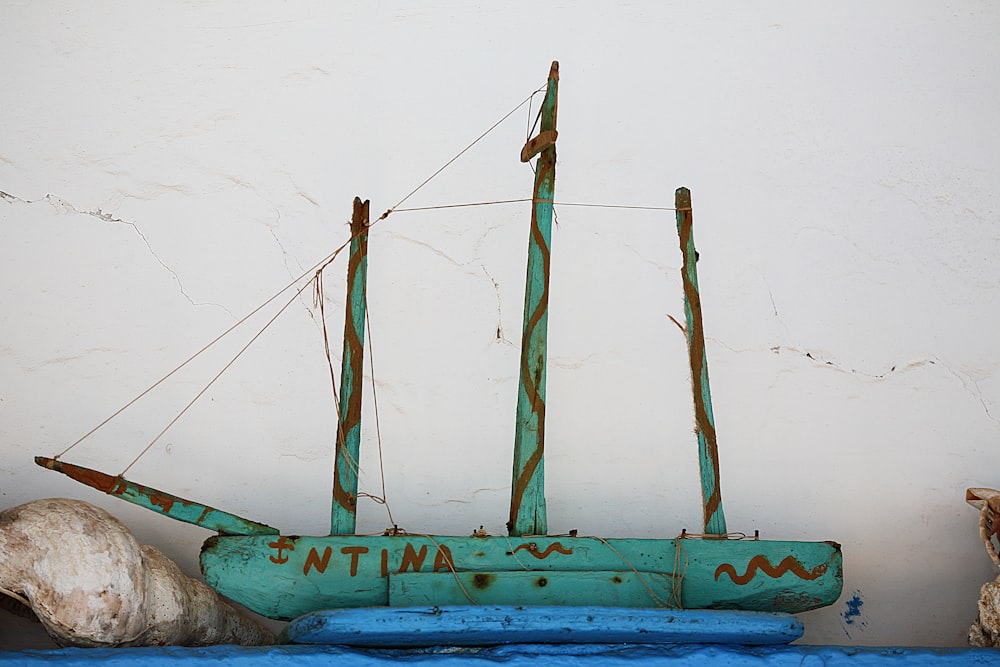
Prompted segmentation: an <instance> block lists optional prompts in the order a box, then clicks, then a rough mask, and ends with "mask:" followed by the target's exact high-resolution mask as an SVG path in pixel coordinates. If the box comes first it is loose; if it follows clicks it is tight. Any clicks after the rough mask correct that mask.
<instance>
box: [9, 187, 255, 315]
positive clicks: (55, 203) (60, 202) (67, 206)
mask: <svg viewBox="0 0 1000 667" xmlns="http://www.w3.org/2000/svg"><path fill="white" fill-rule="evenodd" d="M0 199H3V200H4V201H6V202H9V203H20V204H29V205H30V204H37V203H39V202H42V201H44V202H45V203H47V204H49V205H50V206H52V207H53V208H62V209H63V210H64V211H69V212H71V213H76V214H78V215H87V216H90V217H92V218H96V219H98V220H100V221H101V222H106V223H111V224H121V225H127V226H129V227H131V228H132V229H133V231H135V233H136V234H137V235H138V236H139V238H140V239H142V242H143V244H144V245H145V246H146V249H147V250H149V254H150V255H152V257H153V259H155V260H156V262H157V263H158V264H159V265H160V266H162V267H163V268H164V269H165V270H166V271H167V273H169V274H170V276H171V277H172V278H173V279H174V282H175V283H177V287H178V289H179V290H180V293H181V295H183V296H184V298H185V299H187V301H188V303H190V304H191V305H192V306H214V307H216V308H220V309H222V310H224V311H225V312H226V313H228V314H229V316H230V317H232V318H233V319H237V318H236V315H234V314H233V312H232V311H230V310H229V309H228V308H226V307H225V306H224V305H222V304H221V303H214V302H211V301H202V302H197V301H195V300H194V299H192V298H191V296H190V295H189V294H188V293H187V291H185V289H184V283H182V282H181V278H180V276H179V275H177V272H176V271H174V270H173V269H172V268H170V267H169V266H168V265H167V264H166V262H164V261H163V260H162V259H160V256H159V255H157V254H156V251H155V250H153V246H152V245H151V244H150V242H149V239H147V238H146V235H145V234H143V233H142V230H141V229H139V226H138V225H137V224H136V223H135V222H133V221H130V220H123V219H121V218H116V217H114V216H113V215H111V214H110V213H105V212H104V211H102V210H101V209H100V208H98V209H96V210H93V211H85V210H82V209H79V208H77V207H76V206H74V205H73V204H71V203H70V202H68V201H66V200H65V199H63V198H62V197H59V196H58V195H53V194H46V195H45V196H44V197H42V198H41V199H35V200H30V199H22V198H20V197H17V196H15V195H12V194H10V193H8V192H4V191H2V190H0Z"/></svg>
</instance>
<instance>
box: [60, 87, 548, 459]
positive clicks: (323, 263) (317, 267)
mask: <svg viewBox="0 0 1000 667" xmlns="http://www.w3.org/2000/svg"><path fill="white" fill-rule="evenodd" d="M544 89H545V86H542V87H540V88H539V89H538V90H535V91H534V92H532V93H531V95H529V96H528V97H527V98H525V99H524V100H523V101H522V102H521V103H520V104H518V105H517V106H516V107H514V108H513V109H511V111H509V112H508V113H507V114H506V115H504V116H503V118H501V119H500V120H498V121H497V122H496V123H494V124H493V125H492V126H490V128H489V129H488V130H486V131H485V132H483V133H482V134H481V135H480V136H479V137H477V138H476V139H475V141H473V142H472V143H471V144H469V145H468V146H466V147H465V148H464V149H463V150H462V151H461V152H460V153H458V155H456V156H455V157H453V158H452V159H451V160H449V161H448V162H446V163H445V164H444V166H442V167H441V168H440V169H438V170H437V171H436V172H434V173H433V174H431V175H430V176H429V177H428V178H426V179H425V180H424V181H423V182H422V183H421V184H420V185H418V186H417V187H416V188H414V189H413V190H412V191H411V192H410V193H409V194H407V195H406V196H405V197H403V198H402V199H401V200H399V202H398V203H397V204H396V206H399V205H400V204H402V203H403V202H405V201H406V200H407V199H409V198H410V197H412V196H413V195H414V194H415V193H416V192H417V191H418V190H420V189H421V188H422V187H424V186H425V185H427V183H429V182H430V181H431V179H433V178H434V177H435V176H437V175H438V174H440V173H441V172H442V171H444V170H445V169H446V168H447V167H448V166H449V165H451V163H452V162H454V161H455V160H457V159H458V158H459V157H461V156H462V154H464V153H465V152H466V151H468V150H469V149H470V148H472V147H473V146H474V145H476V144H477V143H478V142H479V141H480V140H481V139H482V138H483V137H485V136H486V135H487V134H489V133H490V132H492V131H493V130H494V129H495V128H496V127H497V126H498V125H500V124H501V123H502V122H503V121H505V120H506V119H507V118H509V117H510V116H511V115H512V114H514V113H515V112H516V111H517V110H518V109H520V108H521V107H522V106H524V105H525V103H527V102H530V101H531V99H532V98H533V97H534V96H535V95H536V94H537V93H538V92H539V91H541V90H544ZM392 211H393V209H389V210H387V211H386V212H385V213H383V214H382V216H381V217H379V218H378V220H375V222H372V223H371V224H370V225H369V227H371V225H374V224H375V223H376V222H379V221H380V220H384V219H385V218H386V217H388V215H389V214H390V213H392ZM352 238H353V237H352ZM351 240H352V239H348V240H347V241H346V242H345V243H343V244H342V245H341V246H340V247H338V248H337V249H336V250H334V251H333V252H332V253H330V254H328V255H326V256H325V257H324V258H323V259H321V260H319V261H318V262H316V263H315V264H313V265H312V266H311V267H309V268H308V269H306V270H305V271H303V272H302V273H301V274H300V275H299V276H297V277H296V278H294V279H292V281H291V282H289V283H288V284H287V285H285V286H284V287H282V288H281V289H280V290H278V291H277V292H275V293H274V294H273V295H272V296H271V297H270V298H268V299H267V300H266V301H264V302H263V303H262V304H260V305H259V306H257V307H256V308H254V309H253V310H252V311H250V313H248V314H247V315H245V316H244V317H243V318H242V319H240V320H239V321H237V322H236V323H234V324H233V325H232V326H231V327H229V328H228V329H226V330H225V331H223V332H222V333H221V334H219V335H218V336H216V337H215V338H214V339H213V340H211V341H210V342H209V343H208V344H206V345H205V346H204V347H202V348H201V349H199V350H198V351H197V352H195V353H194V354H192V355H191V356H190V357H188V358H187V359H185V360H184V361H182V362H181V363H180V364H179V365H178V366H177V367H176V368H174V369H173V370H171V371H170V372H169V373H167V374H166V375H164V376H163V377H161V378H160V379H159V380H157V381H156V382H154V383H153V384H151V385H150V386H149V387H147V388H146V389H144V390H143V391H142V392H140V393H139V394H138V395H137V396H136V397H135V398H133V399H132V400H130V401H128V402H127V403H125V405H123V406H122V407H120V408H118V409H117V410H116V411H115V412H113V413H111V415H109V416H108V417H107V418H105V419H104V420H103V421H101V422H100V423H99V424H97V425H96V426H94V427H93V428H92V429H90V430H89V431H87V432H86V433H84V434H83V435H82V436H80V437H79V438H77V440H76V441H74V442H73V443H71V444H70V445H69V446H68V447H66V448H65V449H63V450H62V451H61V452H59V453H58V454H56V455H55V456H53V457H52V458H53V459H56V460H58V459H59V458H60V457H62V456H65V455H66V454H67V453H68V452H69V451H70V450H71V449H73V448H74V447H76V446H77V445H79V444H80V443H81V442H83V441H84V440H86V439H87V438H89V437H90V436H92V435H93V434H94V433H96V432H97V431H98V430H100V429H101V428H103V427H104V426H106V425H107V424H108V422H110V421H111V420H112V419H114V418H115V417H117V416H118V415H120V414H121V413H123V412H124V411H125V410H127V409H128V408H130V407H132V406H133V405H134V404H135V403H136V402H138V401H139V400H140V399H142V398H143V397H144V396H146V395H147V394H149V392H151V391H153V390H154V389H156V388H157V387H158V386H160V385H161V384H163V383H164V382H165V381H167V380H168V379H169V378H170V377H172V376H173V375H174V374H175V373H177V372H178V371H180V370H181V369H182V368H184V367H185V366H187V365H188V364H190V363H191V362H192V361H194V360H195V359H197V358H198V357H199V356H201V355H202V354H204V353H205V352H206V351H207V350H208V349H209V348H211V347H212V346H214V345H215V344H216V343H218V342H219V341H220V340H222V339H223V338H225V337H226V336H227V335H229V334H230V333H232V332H233V330H235V329H236V328H238V327H239V326H241V325H242V324H244V323H245V322H246V321H247V320H249V319H250V318H251V317H253V316H254V315H256V314H257V313H258V312H260V311H261V310H263V309H264V308H265V307H267V306H268V305H269V304H270V303H271V302H272V301H274V300H275V299H277V298H278V297H279V296H281V295H282V294H284V293H285V292H286V291H287V290H289V289H291V288H292V287H295V286H296V285H297V284H298V283H299V281H301V280H303V279H304V278H306V277H307V276H309V275H310V274H312V273H313V272H314V271H323V270H324V269H325V268H326V267H327V266H329V265H330V264H331V263H332V262H333V261H334V260H335V259H336V258H337V255H339V254H340V252H341V251H342V250H343V249H344V248H345V247H347V245H348V244H350V242H351ZM306 285H308V283H306ZM304 290H305V285H304V286H303V287H301V288H300V289H299V290H298V291H297V292H296V293H295V295H296V296H298V295H299V294H301V293H302V291H304ZM285 308H287V304H286V306H285ZM282 310H284V308H282ZM241 354H242V352H241ZM227 368H228V366H227ZM199 395H200V394H199ZM146 451H148V448H147V450H143V453H145V452H146ZM140 456H141V455H140ZM134 463H135V461H133V462H132V464H130V465H129V467H131V466H132V465H134ZM126 470H127V468H126Z"/></svg>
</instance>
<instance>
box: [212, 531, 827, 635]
mask: <svg viewBox="0 0 1000 667" xmlns="http://www.w3.org/2000/svg"><path fill="white" fill-rule="evenodd" d="M842 567H843V566H842V557H841V553H840V545H838V544H836V543H834V542H778V541H764V540H750V539H746V540H698V539H681V540H659V539H603V538H595V537H559V536H547V537H510V538H507V537H492V536H491V537H447V536H426V535H393V536H388V535H380V536H359V535H336V536H328V537H297V536H281V537H275V536H268V535H258V536H218V537H212V538H209V539H208V540H207V541H206V542H205V546H204V547H203V548H202V554H201V568H202V572H203V573H204V575H205V581H206V582H207V583H208V584H209V585H210V586H212V587H213V588H214V589H215V590H217V591H219V592H220V593H222V594H223V595H225V596H226V597H228V598H231V599H232V600H235V601H236V602H238V603H240V604H242V605H244V606H245V607H247V608H249V609H252V610H253V611H255V612H257V613H259V614H261V615H263V616H267V617H270V618H274V619H281V620H291V619H293V618H297V617H299V616H301V615H303V614H307V613H309V612H313V611H317V610H321V609H332V608H347V607H414V606H435V605H437V606H445V605H469V604H491V605H532V606H534V605H571V606H602V607H608V606H610V607H664V608H683V609H740V610H746V611H768V612H788V613H797V612H801V611H807V610H809V609H815V608H817V607H822V606H825V605H829V604H832V603H834V602H836V600H837V598H838V597H839V596H840V594H841V591H842V589H843V571H842Z"/></svg>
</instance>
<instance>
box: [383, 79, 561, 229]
mask: <svg viewBox="0 0 1000 667" xmlns="http://www.w3.org/2000/svg"><path fill="white" fill-rule="evenodd" d="M547 86H548V83H546V85H544V86H542V87H541V88H539V89H538V90H535V91H534V92H532V93H531V95H528V96H527V97H526V98H524V100H523V101H522V102H521V103H520V104H518V105H517V106H516V107H514V108H513V109H511V110H510V111H508V112H507V113H506V114H505V115H504V116H503V118H501V119H500V120H498V121H497V122H495V123H493V125H491V126H490V127H489V129H487V130H486V131H485V132H483V133H482V134H480V135H479V136H478V137H476V138H475V139H474V140H473V141H472V143H471V144H469V145H468V146H466V147H465V148H463V149H462V150H460V151H459V152H458V154H456V155H455V156H454V157H453V158H451V159H450V160H448V161H447V162H445V163H444V165H442V166H441V168H440V169H438V170H437V171H435V172H434V173H433V174H431V175H430V176H428V177H427V178H425V179H424V181H423V182H422V183H421V184H420V185H418V186H417V187H415V188H413V190H411V191H410V193H409V194H407V195H406V196H405V197H403V198H402V199H400V200H399V201H398V202H396V204H395V206H391V207H390V208H389V209H388V210H386V212H385V213H383V214H382V215H381V216H379V218H378V220H376V221H375V222H373V223H371V224H372V225H374V224H375V223H376V222H378V221H379V220H385V219H386V218H387V217H388V216H389V214H390V213H392V212H393V211H395V210H396V207H397V206H401V205H402V204H403V203H404V202H405V201H406V200H407V199H409V198H410V197H412V196H413V195H415V194H416V193H417V191H419V190H420V189H421V188H423V187H424V186H425V185H427V184H428V183H430V182H431V180H433V179H434V177H435V176H437V175H438V174H440V173H441V172H442V171H444V170H445V169H447V168H448V167H450V166H451V164H452V163H453V162H454V161H455V160H457V159H458V158H460V157H462V156H463V155H465V153H466V152H467V151H468V150H469V149H470V148H472V147H473V146H475V145H476V144H478V143H479V142H480V141H481V140H482V139H483V137H485V136H486V135H487V134H489V133H490V132H492V131H493V130H495V129H496V128H497V127H498V126H499V125H500V124H501V123H503V122H504V121H505V120H507V119H508V118H510V117H511V116H513V115H514V113H516V112H517V110H518V109H520V108H521V107H523V106H524V105H525V104H528V103H530V102H531V99H532V98H533V97H534V96H535V95H537V94H538V93H539V92H541V91H543V90H545V89H546V87H547ZM369 226H371V225H369Z"/></svg>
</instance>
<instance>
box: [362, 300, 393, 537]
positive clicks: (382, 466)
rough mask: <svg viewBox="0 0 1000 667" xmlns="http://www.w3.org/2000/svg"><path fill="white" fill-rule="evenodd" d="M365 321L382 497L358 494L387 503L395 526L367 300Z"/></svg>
mask: <svg viewBox="0 0 1000 667" xmlns="http://www.w3.org/2000/svg"><path fill="white" fill-rule="evenodd" d="M365 321H366V322H367V324H368V326H367V327H366V328H365V331H366V333H367V334H368V368H369V369H370V371H371V376H372V406H373V407H374V408H375V437H376V439H377V440H378V469H379V474H380V475H381V479H382V497H381V498H376V497H375V496H373V495H371V494H368V493H366V494H360V493H359V494H358V495H359V496H360V495H365V496H367V497H369V498H371V499H372V500H374V501H375V502H381V503H382V504H383V505H385V511H386V513H388V515H389V523H390V524H392V525H393V526H395V525H396V520H395V519H393V518H392V509H390V507H389V496H388V494H387V493H386V491H385V464H384V463H383V461H382V429H381V427H380V426H379V419H378V391H377V390H376V389H375V346H374V345H372V320H371V317H369V316H368V303H367V301H366V302H365Z"/></svg>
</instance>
